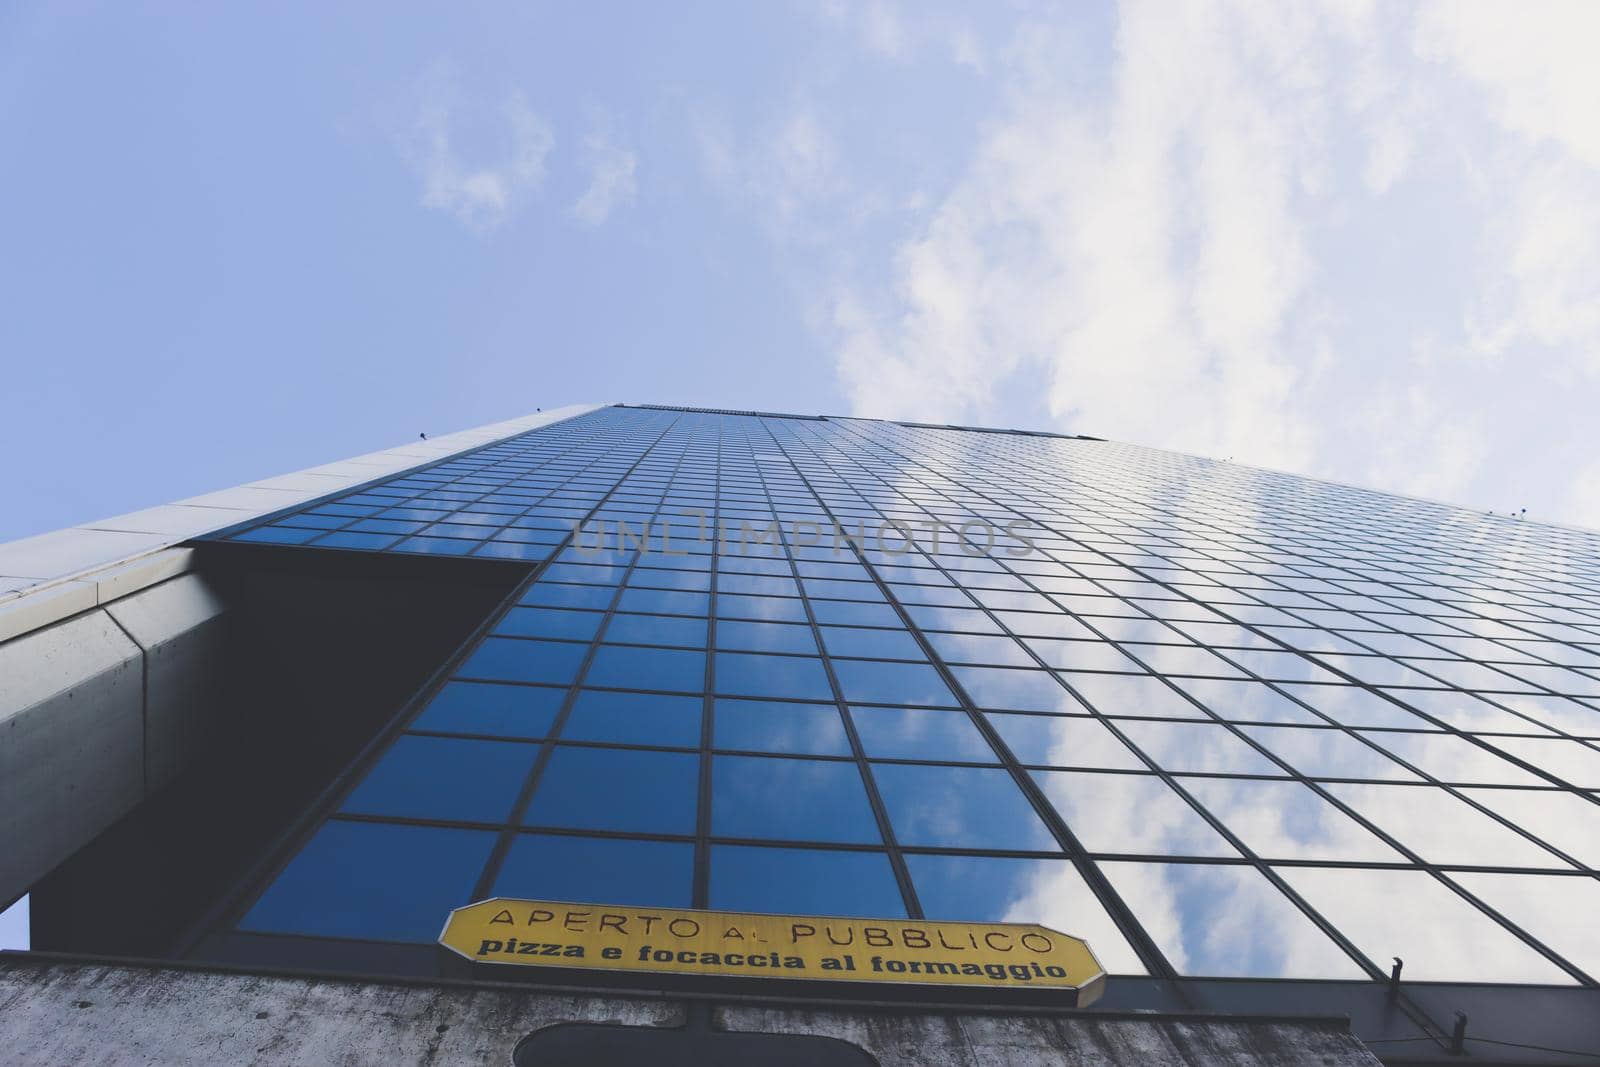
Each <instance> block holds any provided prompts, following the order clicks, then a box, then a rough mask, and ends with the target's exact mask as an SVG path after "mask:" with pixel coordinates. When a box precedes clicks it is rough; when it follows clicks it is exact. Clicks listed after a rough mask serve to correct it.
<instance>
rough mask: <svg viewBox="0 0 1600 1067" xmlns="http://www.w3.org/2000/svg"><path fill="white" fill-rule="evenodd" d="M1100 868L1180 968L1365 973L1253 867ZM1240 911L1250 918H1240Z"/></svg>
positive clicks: (1223, 972) (1256, 973) (1231, 973)
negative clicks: (1242, 920)
mask: <svg viewBox="0 0 1600 1067" xmlns="http://www.w3.org/2000/svg"><path fill="white" fill-rule="evenodd" d="M1100 869H1101V870H1103V871H1104V872H1105V875H1106V877H1107V878H1108V879H1110V880H1111V884H1112V885H1113V886H1114V887H1115V888H1116V890H1117V893H1118V894H1119V895H1120V896H1121V897H1122V899H1123V900H1124V901H1125V902H1127V904H1128V906H1129V907H1130V908H1132V909H1133V912H1134V914H1135V915H1137V916H1138V917H1139V921H1140V922H1141V923H1142V924H1143V925H1144V928H1145V930H1146V931H1147V932H1148V933H1149V934H1150V936H1151V937H1152V938H1153V939H1154V940H1155V942H1156V944H1157V945H1158V946H1159V947H1160V949H1161V951H1162V953H1163V954H1164V955H1165V956H1166V957H1167V959H1168V960H1169V961H1170V962H1171V963H1172V965H1173V966H1174V967H1175V968H1177V970H1178V973H1180V974H1185V975H1192V976H1196V977H1202V976H1204V977H1218V978H1362V977H1365V974H1366V972H1364V971H1363V970H1361V968H1360V967H1359V966H1358V965H1357V964H1356V962H1355V961H1354V960H1352V959H1351V958H1350V957H1348V956H1346V955H1345V954H1344V953H1343V952H1342V951H1340V949H1339V946H1337V945H1335V944H1334V943H1333V942H1332V941H1331V940H1329V939H1328V937H1327V935H1325V934H1323V932H1322V931H1321V930H1319V929H1317V927H1316V926H1315V925H1314V924H1313V923H1312V922H1311V920H1310V919H1308V918H1306V916H1305V914H1304V913H1303V912H1301V911H1300V909H1299V908H1297V907H1295V905H1294V903H1293V902H1292V901H1290V900H1289V898H1288V897H1286V896H1284V895H1283V894H1282V893H1280V892H1279V891H1278V889H1277V887H1276V886H1274V885H1273V884H1272V883H1271V882H1269V881H1268V880H1267V879H1266V877H1265V876H1263V875H1262V874H1261V872H1260V871H1257V870H1256V869H1255V868H1254V867H1244V866H1216V865H1213V864H1202V863H1126V862H1121V861H1118V862H1102V863H1101V864H1100ZM1241 915H1248V916H1249V917H1250V920H1249V921H1248V922H1240V921H1239V916H1241ZM1223 930H1226V931H1227V934H1226V936H1219V931H1223ZM1407 966H1408V970H1409V963H1408V965H1407Z"/></svg>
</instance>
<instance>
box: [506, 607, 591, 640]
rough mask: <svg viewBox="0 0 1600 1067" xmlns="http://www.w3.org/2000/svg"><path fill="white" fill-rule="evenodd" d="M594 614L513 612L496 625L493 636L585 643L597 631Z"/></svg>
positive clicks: (538, 610)
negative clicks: (551, 638)
mask: <svg viewBox="0 0 1600 1067" xmlns="http://www.w3.org/2000/svg"><path fill="white" fill-rule="evenodd" d="M603 617H604V616H602V615H601V614H600V613H599V612H597V611H563V610H561V609H557V608H512V609H511V610H510V611H508V612H507V613H506V616H505V618H503V619H501V620H500V621H499V622H498V623H497V624H495V628H494V632H495V633H497V634H504V635H506V636H509V637H555V638H561V639H563V640H569V641H588V640H590V639H591V638H593V637H594V635H595V633H596V632H597V631H598V630H599V629H600V620H601V619H602V618H603Z"/></svg>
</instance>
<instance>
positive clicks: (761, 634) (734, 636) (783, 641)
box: [717, 621, 817, 656]
mask: <svg viewBox="0 0 1600 1067" xmlns="http://www.w3.org/2000/svg"><path fill="white" fill-rule="evenodd" d="M717 647H718V648H728V649H734V650H737V651H742V652H796V653H800V654H802V655H808V656H815V655H816V654H817V641H816V638H814V637H812V636H811V627H809V626H799V625H795V624H792V623H776V622H733V621H727V622H720V623H718V624H717Z"/></svg>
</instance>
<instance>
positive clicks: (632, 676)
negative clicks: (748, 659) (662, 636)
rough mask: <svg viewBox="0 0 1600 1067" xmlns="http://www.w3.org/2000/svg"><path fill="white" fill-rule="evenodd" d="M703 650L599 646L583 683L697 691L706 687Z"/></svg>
mask: <svg viewBox="0 0 1600 1067" xmlns="http://www.w3.org/2000/svg"><path fill="white" fill-rule="evenodd" d="M705 681H706V657H705V653H703V652H690V651H686V650H679V649H675V648H634V647H631V646H625V645H602V646H600V648H599V649H598V650H596V652H595V655H594V662H593V663H591V664H590V665H589V673H588V674H587V675H585V676H584V679H583V682H584V684H585V685H604V686H616V687H618V688H627V689H669V690H676V691H678V692H681V693H698V692H700V691H701V690H702V689H704V688H705Z"/></svg>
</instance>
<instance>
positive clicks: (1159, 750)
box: [1117, 719, 1288, 775]
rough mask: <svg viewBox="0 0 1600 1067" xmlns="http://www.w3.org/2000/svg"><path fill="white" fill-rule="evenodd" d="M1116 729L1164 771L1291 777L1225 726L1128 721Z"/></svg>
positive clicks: (1118, 725)
mask: <svg viewBox="0 0 1600 1067" xmlns="http://www.w3.org/2000/svg"><path fill="white" fill-rule="evenodd" d="M1117 729H1119V730H1121V731H1122V732H1123V734H1124V735H1126V736H1127V738H1128V740H1129V741H1131V742H1132V743H1133V744H1134V745H1135V746H1137V747H1138V748H1140V749H1142V750H1143V751H1144V753H1145V755H1147V756H1149V757H1150V758H1151V759H1153V760H1155V761H1156V763H1157V764H1159V765H1160V766H1161V767H1162V768H1163V769H1164V770H1168V771H1175V772H1180V773H1182V772H1187V773H1191V774H1194V773H1199V774H1271V775H1284V774H1287V773H1288V772H1286V771H1284V770H1283V769H1282V768H1281V767H1279V766H1277V765H1276V764H1275V763H1273V762H1272V761H1271V760H1269V759H1267V757H1265V756H1263V755H1262V754H1261V753H1260V752H1258V751H1256V750H1255V749H1253V748H1251V747H1250V746H1249V745H1248V744H1246V743H1245V742H1244V741H1243V740H1241V739H1240V738H1239V737H1237V736H1235V735H1234V734H1233V733H1232V732H1230V731H1229V730H1228V728H1227V727H1225V726H1219V725H1214V724H1211V723H1197V722H1149V721H1141V720H1138V719H1127V720H1121V721H1119V722H1118V723H1117Z"/></svg>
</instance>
